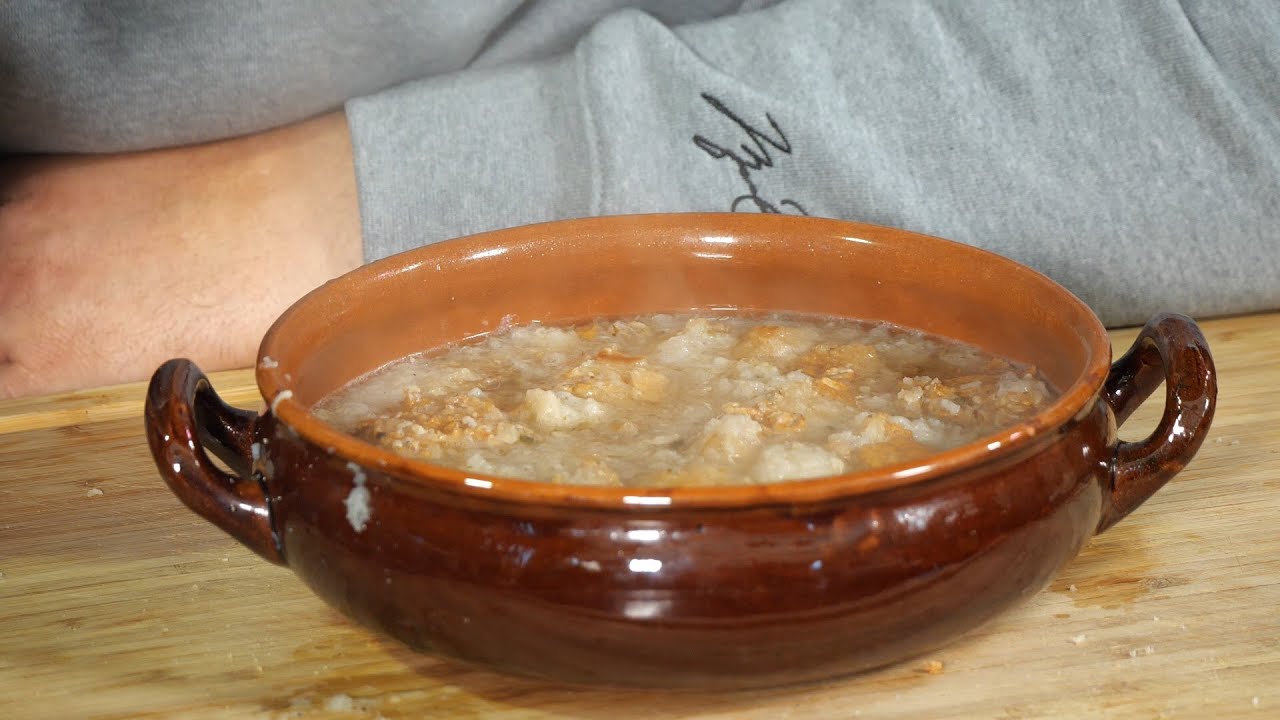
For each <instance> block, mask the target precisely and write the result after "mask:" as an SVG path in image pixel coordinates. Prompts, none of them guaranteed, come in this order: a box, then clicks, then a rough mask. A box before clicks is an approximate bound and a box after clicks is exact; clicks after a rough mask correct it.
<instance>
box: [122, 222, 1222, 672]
mask: <svg viewBox="0 0 1280 720" xmlns="http://www.w3.org/2000/svg"><path fill="white" fill-rule="evenodd" d="M689 309H716V310H724V309H735V310H744V311H792V312H805V313H824V314H829V315H840V316H848V317H853V318H870V319H878V320H887V321H892V322H895V323H900V324H903V325H909V326H914V327H917V328H921V329H924V330H927V331H929V332H933V333H939V334H942V335H945V336H949V337H952V338H957V339H959V340H962V341H965V342H969V343H974V344H976V345H979V346H981V347H984V348H987V349H989V350H992V351H994V352H997V353H1000V354H1002V355H1005V356H1007V357H1011V358H1013V359H1016V360H1019V361H1022V362H1026V363H1032V364H1034V365H1035V366H1037V367H1038V368H1040V369H1041V370H1042V372H1044V373H1045V375H1046V376H1047V377H1048V378H1049V379H1050V380H1051V381H1052V382H1053V383H1054V384H1055V385H1056V386H1057V387H1058V388H1059V389H1061V390H1062V391H1063V393H1062V396H1061V397H1060V399H1058V400H1057V401H1056V402H1054V403H1053V405H1052V406H1051V407H1049V408H1048V409H1047V410H1045V411H1044V412H1042V413H1041V414H1039V415H1037V416H1035V417H1034V418H1032V419H1031V420H1030V421H1028V422H1026V423H1025V424H1022V425H1018V426H1016V427H1011V428H1008V429H1007V430H1005V431H1004V432H1001V433H999V434H996V435H992V436H990V437H988V438H985V439H983V440H982V441H980V442H976V443H973V444H970V445H966V446H964V447H961V448H958V449H955V450H952V451H949V452H945V453H941V454H938V455H935V456H933V457H930V458H928V459H927V460H925V461H921V462H917V463H914V464H910V465H900V466H894V467H889V468H885V469H883V470H876V471H871V472H862V473H856V474H851V475H845V476H840V477H831V478H824V479H816V480H806V481H798V482H789V483H778V484H769V485H744V486H734V487H697V488H677V489H667V490H663V489H643V490H627V489H619V488H599V487H570V486H558V485H551V484H543V483H533V482H523V481H517V480H510V479H503V478H499V477H483V476H477V475H469V474H467V473H464V472H461V471H457V470H450V469H446V468H442V467H437V466H433V465H429V464H426V463H423V462H420V461H414V460H409V459H406V458H402V457H399V456H397V455H394V454H392V453H390V452H389V451H384V450H381V449H379V448H376V447H374V446H372V445H368V444H365V443H363V442H361V441H359V440H357V439H355V438H354V437H351V436H349V435H345V434H343V433H341V432H339V431H338V430H336V429H334V428H333V427H330V426H328V425H326V424H325V423H323V422H321V421H320V420H319V419H318V418H317V417H315V416H314V415H312V414H311V413H310V412H309V411H308V408H310V407H312V405H314V404H315V403H316V402H317V401H318V400H320V399H321V398H323V397H324V396H325V395H327V394H329V393H330V392H331V391H333V390H335V389H336V388H339V387H341V386H342V385H344V384H345V383H347V382H348V381H349V380H351V379H353V378H355V377H357V376H359V375H362V374H364V373H366V372H368V371H370V370H373V369H374V368H377V367H379V366H381V365H383V364H385V363H388V362H390V361H392V360H395V359H397V358H400V357H402V356H404V355H407V354H410V353H413V352H417V351H420V350H423V349H425V348H430V347H433V346H439V345H442V344H445V343H449V342H454V341H458V340H461V339H464V338H469V337H473V336H476V335H478V334H482V333H485V332H487V331H489V330H491V329H493V328H495V327H497V326H499V324H500V323H501V322H502V321H503V319H504V318H505V317H508V316H512V317H511V320H512V321H514V322H516V323H528V322H532V321H541V322H545V323H560V322H565V321H578V320H583V319H586V318H589V317H593V316H625V315H634V314H640V313H649V312H660V311H662V312H671V311H684V310H689ZM257 380H258V386H259V388H260V389H261V391H262V396H263V398H264V399H265V400H266V401H267V403H268V404H269V407H270V410H269V411H268V412H266V413H264V414H262V415H258V414H256V413H253V412H247V411H243V410H236V409H233V408H229V407H227V406H226V405H224V404H223V403H222V402H221V401H220V400H219V398H218V396H217V395H216V394H215V393H214V391H213V389H212V388H211V387H210V386H209V383H208V381H207V379H206V378H205V376H204V375H203V374H202V373H201V372H200V370H199V369H197V368H196V367H195V366H194V365H193V364H192V363H190V362H189V361H186V360H172V361H170V362H168V363H166V364H165V365H164V366H162V367H161V368H160V369H159V370H158V371H157V372H156V374H155V376H154V377H153V379H152V381H151V387H150V391H149V393H148V396H147V408H146V417H147V431H148V438H149V441H150V444H151V450H152V453H153V454H154V456H155V459H156V463H157V466H158V467H159V469H160V472H161V474H162V475H163V476H164V478H165V480H166V482H167V483H168V484H169V487H170V488H171V489H172V490H173V492H174V493H176V494H177V496H178V497H179V498H181V499H182V501H183V502H185V503H186V504H187V505H188V506H190V507H191V508H192V509H193V510H195V511H196V512H197V513H199V514H200V515H202V516H203V517H205V518H206V519H208V520H209V521H211V522H213V523H214V524H215V525H217V526H218V527H220V528H222V529H223V530H225V531H226V532H228V533H230V534H231V535H233V536H234V537H236V538H238V539H239V540H241V541H242V542H243V543H244V544H246V545H248V546H249V547H251V548H253V549H254V550H256V551H257V552H258V553H259V554H261V555H262V556H263V557H265V558H267V559H268V560H270V561H272V562H275V563H280V564H283V565H287V566H289V567H290V568H292V569H293V570H294V572H296V573H297V574H298V576H299V577H301V578H302V580H303V581H304V582H306V583H307V584H308V585H309V586H310V587H311V588H312V589H313V590H314V591H315V592H316V593H317V594H318V595H319V596H320V597H322V598H324V599H325V600H326V601H327V602H329V603H330V604H332V605H333V606H334V607H336V608H338V609H339V610H341V611H342V612H343V613H345V614H347V615H348V616H350V617H351V618H354V619H355V620H356V621H358V622H360V623H363V624H364V625H367V626H368V627H370V628H374V629H376V630H379V631H381V632H383V633H386V634H388V635H390V636H392V637H395V638H397V639H399V640H401V641H403V642H404V643H406V644H408V645H409V646H411V647H413V648H417V649H420V650H424V651H429V652H432V653H438V654H439V655H442V656H447V657H450V658H454V659H457V660H461V661H464V662H467V663H472V664H475V665H478V666H484V667H487V668H491V669H495V670H498V671H503V672H510V673H518V674H522V675H529V676H537V677H543V678H551V679H555V680H558V681H566V682H572V683H604V684H611V685H630V686H649V687H676V686H685V687H690V686H694V687H703V688H706V687H734V688H742V687H753V686H765V685H776V684H783V683H791V682H797V681H807V680H815V679H821V678H828V677H832V676H837V675H842V674H847V673H853V672H857V671H860V670H865V669H869V668H873V667H876V666H880V665H884V664H887V663H892V662H895V661H898V660H901V659H904V658H907V657H910V656H913V655H917V654H920V653H923V652H926V651H928V650H930V649H933V648H935V647H937V646H939V645H941V644H943V643H945V642H947V641H949V640H952V639H954V638H956V637H957V636H958V635H960V634H961V633H963V632H965V631H967V630H969V629H970V628H973V627H974V626H976V625H978V624H979V623H982V622H983V621H985V620H988V619H990V618H992V617H993V616H995V615H996V614H997V613H999V612H1001V611H1002V610H1004V609H1006V608H1008V607H1010V606H1011V605H1013V604H1014V603H1016V602H1018V601H1020V600H1022V599H1024V598H1027V597H1028V596H1030V595H1032V594H1034V593H1036V592H1037V591H1039V590H1040V589H1042V588H1043V587H1044V586H1045V585H1046V584H1047V583H1048V582H1049V581H1050V579H1051V578H1052V577H1053V576H1054V574H1055V573H1057V572H1058V570H1059V569H1060V568H1062V566H1063V565H1064V564H1065V563H1067V562H1069V561H1070V560H1071V559H1072V558H1073V557H1074V556H1075V555H1076V553H1077V552H1078V551H1079V550H1080V548H1081V547H1082V546H1083V545H1084V544H1085V543H1086V542H1087V541H1088V540H1089V538H1090V537H1091V536H1092V535H1094V534H1095V533H1098V532H1101V531H1103V530H1105V529H1106V528H1108V527H1109V526H1110V525H1112V524H1113V523H1115V522H1116V521H1117V520H1120V519H1121V518H1122V517H1124V516H1125V515H1126V514H1127V513H1129V512H1131V511H1132V510H1133V509H1134V508H1136V507H1137V506H1138V505H1139V504H1140V503H1142V502H1143V500H1145V499H1146V498H1147V497H1148V496H1149V495H1151V493H1153V492H1155V490H1156V489H1158V488H1159V487H1160V486H1161V485H1162V484H1163V483H1164V482H1165V481H1167V480H1168V479H1169V478H1170V477H1171V476H1173V475H1174V474H1175V473H1177V472H1178V471H1179V470H1181V469H1182V468H1183V467H1184V466H1185V465H1186V463H1187V462H1188V461H1189V460H1190V459H1191V457H1192V456H1193V455H1194V454H1195V452H1196V450H1197V449H1198V448H1199V446H1200V444H1201V442H1202V441H1203V440H1204V437H1205V433H1206V432H1207V430H1208V428H1209V424H1210V421H1211V419H1212V417H1213V410H1214V398H1215V396H1216V381H1215V375H1214V369H1213V361H1212V359H1211V357H1210V354H1209V349H1208V347H1206V345H1205V341H1204V338H1203V337H1202V335H1201V334H1200V332H1199V330H1198V329H1197V328H1196V326H1195V325H1194V323H1192V322H1191V320H1189V319H1188V318H1186V317H1183V316H1178V315H1162V316H1159V317H1157V318H1155V319H1153V320H1152V321H1151V322H1150V323H1149V324H1148V325H1147V326H1146V328H1145V329H1144V330H1143V331H1142V334H1141V335H1140V336H1139V338H1138V340H1137V341H1136V343H1135V344H1134V346H1133V348H1132V349H1130V350H1129V352H1128V353H1127V354H1126V355H1125V356H1124V357H1122V358H1121V359H1120V360H1119V361H1118V362H1116V363H1115V365H1111V364H1110V345H1109V343H1108V339H1107V335H1106V333H1105V332H1104V330H1103V327H1102V326H1101V324H1100V323H1099V322H1098V320H1097V318H1096V317H1095V316H1094V314H1093V313H1092V312H1091V311H1090V310H1089V308H1088V307H1086V306H1085V305H1084V304H1083V303H1081V302H1080V301H1079V300H1078V299H1076V298H1075V297H1074V296H1072V295H1071V294H1070V293H1069V292H1067V291H1066V290H1065V289H1063V288H1062V287H1060V286H1058V285H1056V284H1054V283H1053V282H1052V281H1050V280H1048V279H1047V278H1045V277H1044V276H1042V275H1040V274H1038V273H1036V272H1034V271H1032V270H1029V269H1028V268H1026V267H1023V266H1021V265H1018V264H1016V263H1014V262H1012V261H1010V260H1007V259H1004V258H1001V257H999V256H996V255H993V254H991V253H988V252H984V251H981V250H978V249H975V248H972V247H969V246H966V245H960V244H956V243H951V242H947V241H945V240H939V239H937V238H932V237H926V236H922V235H917V234H913V233H909V232H903V231H901V230H893V229H888V228H883V227H874V226H869V225H859V224H854V223H848V222H838V221H833V220H820V219H809V218H796V217H782V216H771V215H747V214H708V215H651V216H637V217H606V218H595V219H585V220H573V221H566V222H558V223H549V224H544V225H535V226H529V227H520V228H515V229H510V230H503V231H499V232H492V233H486V234H482V235H475V236H471V237H466V238H462V239H459V240H452V241H449V242H444V243H440V244H436V245H430V246H427V247H423V248H420V249H418V250H414V251H411V252H407V253H404V254H401V255H397V256H395V257H391V258H387V259H385V260H381V261H379V262H376V263H373V264H370V265H367V266H365V267H362V268H360V269H358V270H356V271H354V272H352V273H350V274H348V275H345V276H343V277H341V278H339V279H337V280H334V281H333V282H330V283H328V284H326V285H325V286H323V287H321V288H319V289H317V290H315V291H314V292H312V293H311V294H310V295H308V296H307V297H305V298H303V299H302V300H301V301H299V302H298V303H297V304H296V305H294V306H293V307H292V308H290V309H289V310H288V311H287V312H285V313H284V314H283V315H282V316H281V317H280V318H279V320H278V321H277V322H276V323H275V325H274V326H273V327H272V328H271V331H270V332H269V333H267V335H266V337H265V339H264V340H263V342H262V347H261V350H260V356H259V362H258V367H257ZM1161 382H1164V383H1165V388H1166V395H1165V408H1164V415H1163V418H1162V419H1161V421H1160V424H1159V427H1158V428H1157V429H1156V430H1155V432H1154V433H1152V434H1151V435H1150V436H1149V437H1147V438H1146V439H1144V440H1140V441H1137V442H1118V441H1117V438H1116V427H1117V425H1118V424H1120V423H1122V422H1124V420H1125V418H1126V417H1128V416H1129V414H1130V412H1131V411H1133V410H1134V409H1135V407H1136V406H1137V405H1138V404H1139V403H1141V402H1142V401H1143V400H1144V399H1145V398H1146V397H1147V395H1149V394H1150V393H1151V392H1152V391H1153V390H1154V389H1155V388H1156V387H1158V386H1159V385H1160V383H1161ZM208 452H212V453H213V454H215V455H217V456H218V457H220V458H222V459H223V460H224V461H225V462H226V463H227V465H228V466H229V467H230V469H231V473H230V474H228V473H225V472H223V471H222V470H220V469H219V468H218V467H217V466H215V465H213V464H211V462H210V459H209V457H208V455H206V453H208ZM365 501H367V506H368V509H369V511H370V512H369V516H368V519H367V522H363V523H362V522H360V521H359V520H360V518H359V517H358V516H357V515H352V516H350V517H349V514H348V506H349V505H351V506H352V507H358V506H360V505H361V504H363V503H364V502H365ZM353 520H355V522H353ZM638 560H643V562H637V561H638Z"/></svg>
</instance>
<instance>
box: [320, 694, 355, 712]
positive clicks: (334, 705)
mask: <svg viewBox="0 0 1280 720" xmlns="http://www.w3.org/2000/svg"><path fill="white" fill-rule="evenodd" d="M324 709H325V710H328V711H329V712H351V711H352V710H355V709H356V704H355V702H354V701H353V700H352V699H351V696H350V695H348V694H346V693H338V694H337V695H334V696H333V697H330V698H329V699H328V700H325V702H324Z"/></svg>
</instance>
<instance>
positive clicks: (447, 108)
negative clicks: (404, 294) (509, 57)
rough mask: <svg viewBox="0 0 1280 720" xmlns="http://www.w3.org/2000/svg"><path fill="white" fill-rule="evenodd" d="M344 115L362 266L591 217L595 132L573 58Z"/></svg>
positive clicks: (376, 101) (369, 101)
mask: <svg viewBox="0 0 1280 720" xmlns="http://www.w3.org/2000/svg"><path fill="white" fill-rule="evenodd" d="M346 112H347V119H348V122H349V124H350V128H351V140H352V146H353V148H354V152H355V165H356V182H357V185H358V187H359V194H360V215H361V226H362V229H363V233H364V257H365V260H366V261H372V260H377V259H379V258H382V257H386V256H387V255H391V254H394V253H397V252H401V251H404V250H408V249H410V248H414V247H418V246H420V245H424V244H428V243H433V242H437V241H440V240H444V239H448V238H451V237H457V236H461V235H467V234H471V233H475V232H482V231H485V230H492V229H497V228H501V227H510V226H513V225H523V224H528V223H533V222H541V221H544V220H550V219H554V218H560V217H573V216H582V215H588V214H592V211H593V208H592V207H591V206H592V204H593V200H592V198H593V197H594V195H593V191H592V188H593V187H595V183H594V182H593V175H594V169H593V166H594V158H593V155H594V149H593V133H592V130H591V127H590V121H589V119H588V117H587V107H586V104H585V101H584V98H583V93H582V91H581V84H580V79H579V76H578V73H577V69H576V64H575V61H574V57H573V56H572V55H565V56H562V57H558V58H554V59H550V60H546V61H541V62H536V63H530V64H526V65H515V66H505V67H500V68H491V69H483V70H465V71H461V72H457V73H451V74H449V75H444V76H437V77H433V78H429V79H426V80H422V81H418V82H412V83H408V84H405V85H400V86H397V87H394V88H391V89H389V90H386V91H383V92H381V93H377V94H375V95H371V96H368V97H363V98H357V99H355V100H351V101H349V102H348V103H347V104H346ZM512 118H519V122H512Z"/></svg>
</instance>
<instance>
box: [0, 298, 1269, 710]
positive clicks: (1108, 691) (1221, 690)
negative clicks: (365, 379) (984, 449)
mask: <svg viewBox="0 0 1280 720" xmlns="http://www.w3.org/2000/svg"><path fill="white" fill-rule="evenodd" d="M1203 327H1204V329H1205V332H1206V335H1207V336H1208V338H1209V341H1210V345H1211V347H1212V348H1213V350H1214V354H1215V358H1216V360H1217V365H1218V371H1219V376H1220V382H1221V394H1220V398H1219V408H1218V415H1217V420H1216V422H1215V424H1214V429H1213V433H1212V435H1211V437H1210V439H1209V441H1208V442H1207V443H1206V445H1205V446H1204V448H1203V449H1202V450H1201V453H1200V455H1199V456H1198V457H1197V459H1196V461H1195V462H1194V463H1193V464H1192V466H1191V467H1190V468H1188V469H1187V470H1186V471H1185V472H1183V473H1182V474H1181V475H1180V476H1178V477H1177V478H1176V479H1175V480H1174V481H1173V482H1171V483H1170V484H1169V485H1168V486H1167V487H1165V488H1164V489H1163V490H1162V491H1160V492H1159V493H1157V494H1156V496H1155V497H1153V498H1152V499H1151V500H1149V501H1148V502H1147V503H1146V505H1144V506H1143V507H1142V508H1141V509H1139V510H1138V511H1137V512H1136V513H1134V515H1132V516H1131V517H1129V518H1128V519H1126V520H1124V521H1123V522H1122V523H1121V524H1120V525H1118V526H1116V527H1115V528H1113V529H1112V530H1110V531H1108V532H1107V533H1105V534H1103V535H1101V536H1099V537H1097V538H1095V539H1094V540H1093V541H1092V543H1091V544H1090V545H1089V546H1088V547H1087V548H1086V549H1085V551H1084V552H1083V553H1082V554H1081V555H1080V556H1079V557H1078V558H1077V559H1076V560H1075V561H1074V562H1073V563H1072V564H1071V565H1070V566H1069V567H1067V568H1066V570H1065V571H1064V572H1063V574H1062V575H1061V577H1059V578H1058V579H1057V580H1056V581H1055V582H1054V583H1053V584H1052V585H1051V587H1049V588H1048V589H1047V590H1045V591H1044V592H1042V593H1040V594H1039V595H1037V596H1036V597H1034V598H1033V599H1031V600H1030V601H1029V602H1027V603H1026V604H1024V605H1022V606H1021V607H1019V608H1017V609H1015V610H1013V611H1011V612H1009V613H1007V614H1005V615H1004V616H1002V617H1001V618H999V619H997V620H996V621H994V622H992V623H991V624H989V625H987V626H985V627H983V628H981V629H979V630H977V631H975V632H973V633H971V634H969V635H968V636H966V637H964V638H963V639H961V640H960V641H958V642H956V643H954V644H952V645H950V646H949V647H947V648H945V649H943V650H940V651H938V652H936V653H934V654H933V655H931V656H929V657H925V658H921V659H919V660H917V661H913V662H908V663H905V664H901V665H897V666H894V667H889V668H886V669H883V670H880V671H878V672H873V673H870V674H867V675H863V676H859V677H854V678H848V679H844V680H840V681H835V682H830V683H827V684H822V685H810V686H804V687H791V688H781V689H776V690H769V691H757V692H749V693H716V694H707V693H688V692H681V693H672V692H638V691H614V690H604V689H580V688H567V687H561V686H556V685H549V684H546V683H539V682H533V681H528V680H521V679H515V678H509V677H503V676H498V675H494V674H490V673H487V672H484V671H480V670H473V669H469V668H465V667H460V666H458V665H454V664H452V663H449V662H447V661H443V660H439V659H436V658H433V657H429V656H422V655H416V654H414V653H412V652H410V651H408V650H405V649H404V648H402V647H400V646H399V645H397V644H396V643H394V642H392V641H389V640H385V639H382V638H380V637H378V636H376V635H373V634H372V633H369V632H366V631H364V630H363V629H361V628H359V627H357V626H355V625H352V624H351V623H349V622H348V621H346V620H345V619H344V618H342V617H341V616H339V615H338V614H337V613H335V612H333V611H331V610H329V609H328V607H327V606H325V605H324V604H322V603H321V602H320V601H319V600H318V599H316V598H315V597H314V596H313V595H312V594H311V593H310V592H309V591H308V590H307V589H306V588H305V587H304V586H303V585H302V584H301V583H300V582H299V581H298V580H297V579H295V578H294V576H293V575H292V574H291V573H290V572H289V571H288V570H286V569H282V568H278V567H274V566H271V565H269V564H267V563H266V562H264V561H261V560H259V559H258V558H257V557H256V556H254V555H253V554H251V553H250V552H249V551H248V550H246V549H244V548H243V547H241V546H240V545H238V544H236V543H235V542H234V541H232V540H230V539H229V538H228V537H226V536H225V535H223V534H222V533H221V532H219V531H218V530H216V529H214V528H213V527H212V526H211V525H209V524H207V523H205V522H204V521H202V520H200V519H199V518H197V517H196V516H195V515H194V514H192V513H190V512H189V511H187V510H186V509H185V508H183V507H182V506H181V505H180V504H179V503H178V501H177V500H176V499H175V498H174V497H173V496H172V495H170V494H169V492H168V490H167V489H166V488H165V486H164V484H163V483H162V482H161V480H160V478H159V476H158V475H157V474H156V472H155V469H154V466H153V465H152V461H151V458H150V456H149V454H148V451H147V447H146V441H145V440H144V438H143V435H142V420H141V400H142V395H143V390H144V388H143V386H141V385H129V386H121V387H116V388H108V389H105V390H101V391H95V392H88V393H73V394H68V395H60V396H53V397H47V398H37V399H34V400H23V401H9V402H6V403H0V573H3V577H0V718H59V719H62V718H120V717H156V718H214V717H262V718H292V717H306V718H313V717H314V718H320V717H342V718H378V717H383V718H417V717H462V718H470V717H484V718H490V717H492V718H541V717H569V718H583V719H587V718H602V719H607V720H619V719H621V718H629V717H636V718H654V717H664V718H665V717H682V718H683V717H698V718H729V717H732V718H784V717H836V718H852V717H860V718H1043V717H1054V718H1093V717H1097V718H1228V717H1242V718H1254V717H1256V718H1280V402H1278V401H1280V390H1278V389H1277V388H1280V314H1269V315H1256V316H1250V317H1241V318H1233V319H1226V320H1217V321H1211V322H1206V323H1204V325H1203ZM1133 334H1134V332H1133V331H1120V332H1117V333H1114V334H1113V339H1114V340H1115V343H1116V349H1117V353H1118V352H1122V351H1123V350H1124V349H1125V348H1126V347H1127V346H1128V342H1129V340H1130V339H1131V338H1132V337H1133ZM213 384H214V386H215V388H217V389H218V391H219V392H220V393H221V394H222V396H223V397H224V398H225V399H227V400H228V401H230V402H233V403H236V404H239V405H240V406H242V407H256V406H258V405H259V403H260V400H259V399H258V397H257V395H256V392H255V391H254V389H253V386H252V376H251V374H250V373H249V372H248V371H237V372H231V373H218V374H215V375H214V376H213ZM1158 405H1159V403H1158V402H1154V401H1153V402H1149V403H1148V405H1147V406H1146V407H1144V408H1143V409H1142V411H1140V413H1139V414H1138V415H1137V416H1135V417H1134V418H1133V419H1132V420H1130V423H1129V424H1128V425H1126V427H1125V428H1124V431H1123V432H1122V435H1123V436H1125V437H1129V438H1135V437H1137V436H1139V435H1141V434H1145V432H1146V431H1148V430H1149V429H1150V428H1152V427H1154V424H1155V418H1156V417H1157V415H1158V413H1159V407H1158Z"/></svg>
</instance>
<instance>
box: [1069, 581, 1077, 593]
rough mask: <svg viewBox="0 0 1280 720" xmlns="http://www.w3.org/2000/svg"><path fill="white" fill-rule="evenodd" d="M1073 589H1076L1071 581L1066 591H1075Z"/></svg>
mask: <svg viewBox="0 0 1280 720" xmlns="http://www.w3.org/2000/svg"><path fill="white" fill-rule="evenodd" d="M1075 591H1076V584H1075V583H1071V584H1070V585H1068V586H1067V592H1075Z"/></svg>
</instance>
